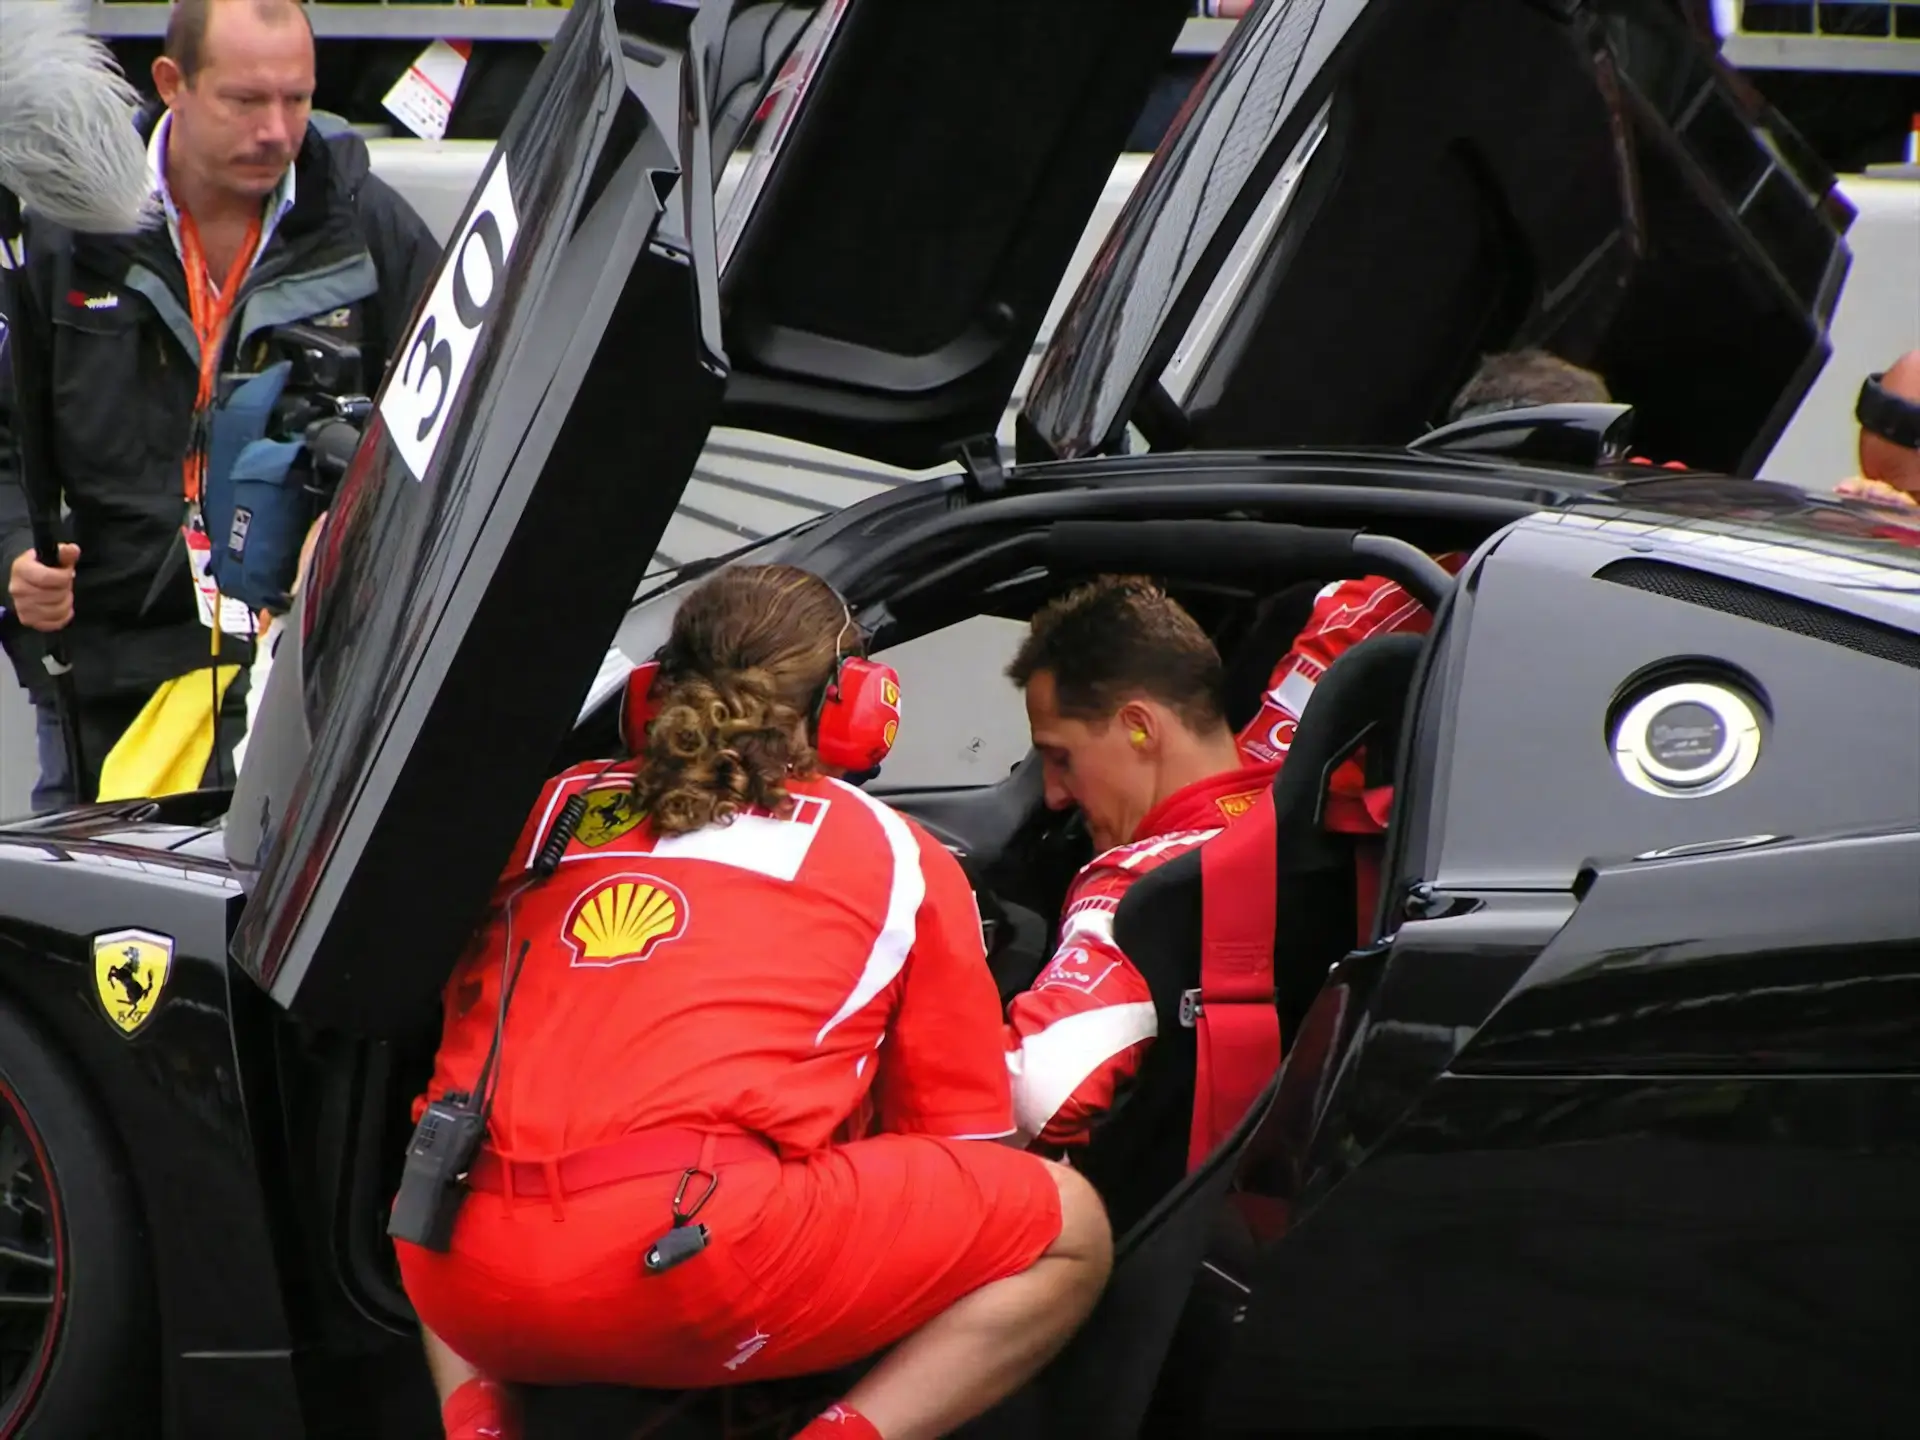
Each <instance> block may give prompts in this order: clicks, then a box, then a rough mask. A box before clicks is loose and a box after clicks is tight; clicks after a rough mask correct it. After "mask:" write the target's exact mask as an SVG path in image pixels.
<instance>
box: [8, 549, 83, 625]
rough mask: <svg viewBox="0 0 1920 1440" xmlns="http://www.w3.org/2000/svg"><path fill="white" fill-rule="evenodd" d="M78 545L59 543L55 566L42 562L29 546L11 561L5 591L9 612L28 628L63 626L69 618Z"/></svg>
mask: <svg viewBox="0 0 1920 1440" xmlns="http://www.w3.org/2000/svg"><path fill="white" fill-rule="evenodd" d="M79 559H80V547H79V546H78V545H62V546H61V547H60V563H59V565H58V566H50V565H42V564H41V563H40V562H39V560H38V559H36V558H35V556H34V553H33V551H31V550H29V551H27V552H26V553H25V554H24V555H22V556H21V557H20V558H19V559H18V560H15V561H14V562H13V573H12V574H11V575H10V576H9V577H8V584H7V595H8V597H9V598H10V599H11V600H12V602H13V613H14V614H16V615H18V616H19V617H20V623H21V624H22V625H25V626H26V627H27V628H28V629H29V630H47V631H51V630H63V629H65V628H66V627H67V625H69V624H70V623H71V622H72V620H73V567H74V565H75V564H76V563H78V561H79Z"/></svg>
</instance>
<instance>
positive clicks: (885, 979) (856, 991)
mask: <svg viewBox="0 0 1920 1440" xmlns="http://www.w3.org/2000/svg"><path fill="white" fill-rule="evenodd" d="M829 783H830V784H832V785H833V786H834V788H835V789H837V790H840V791H841V792H843V793H844V794H846V795H847V796H849V797H851V798H852V799H854V800H857V801H858V802H859V803H860V804H862V805H864V806H866V808H867V812H868V813H869V814H871V815H872V816H873V818H874V819H875V820H877V821H878V822H879V824H880V830H881V833H882V834H884V835H885V836H886V837H887V848H888V849H889V850H891V851H892V852H893V877H892V880H891V882H890V883H889V885H888V886H887V916H886V919H885V920H884V921H883V922H882V924H881V926H880V933H879V934H878V935H876V936H875V937H874V940H873V949H872V950H871V951H869V952H868V954H867V963H866V965H865V967H864V968H863V969H862V970H861V972H860V979H859V980H858V981H857V982H856V983H855V984H854V987H853V992H852V993H851V994H849V995H848V996H847V998H846V999H845V1000H844V1001H843V1002H842V1003H841V1006H840V1008H839V1010H838V1011H836V1012H835V1013H834V1017H833V1018H832V1019H831V1020H829V1021H827V1023H826V1024H825V1025H823V1026H821V1027H820V1033H819V1034H818V1035H816V1036H814V1037H813V1043H814V1044H816V1045H819V1044H822V1043H823V1042H825V1040H826V1038H827V1036H828V1035H829V1034H831V1033H832V1031H833V1029H834V1027H835V1026H836V1025H838V1024H840V1022H841V1021H843V1020H846V1019H847V1018H848V1017H850V1016H853V1015H857V1014H858V1013H859V1012H860V1010H861V1009H862V1008H863V1007H864V1006H865V1005H866V1004H867V1003H868V1002H869V1001H870V1000H872V999H873V997H874V996H876V995H878V994H879V993H880V992H881V991H882V990H884V989H886V988H887V986H889V985H891V984H892V983H893V982H894V980H895V979H896V978H897V977H898V976H899V974H900V972H901V970H902V969H904V968H905V966H906V963H907V954H908V952H910V951H911V950H912V949H913V941H914V934H915V928H916V922H917V917H918V916H919V913H920V902H921V901H922V900H924V899H926V896H927V877H926V875H925V874H924V873H923V872H922V871H921V869H920V844H919V842H918V841H917V840H915V839H914V838H913V831H911V830H909V829H908V828H907V822H906V821H905V820H902V819H901V818H900V816H899V815H898V814H896V813H895V812H894V811H893V810H892V809H890V808H889V807H887V806H885V805H882V804H881V803H880V802H879V801H878V800H875V799H874V798H873V797H872V796H870V795H867V794H866V793H865V792H863V791H861V790H858V789H855V788H854V787H853V786H851V785H843V784H841V783H840V782H839V781H838V780H834V781H830V782H829Z"/></svg>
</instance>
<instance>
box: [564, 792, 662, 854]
mask: <svg viewBox="0 0 1920 1440" xmlns="http://www.w3.org/2000/svg"><path fill="white" fill-rule="evenodd" d="M644 819H646V814H645V812H644V811H642V810H641V809H640V807H639V806H637V805H635V804H634V803H633V791H631V790H629V789H628V788H627V787H626V786H624V785H622V786H619V787H618V788H609V789H605V790H593V791H589V792H588V794H587V812H586V814H584V815H582V816H581V817H580V823H579V824H578V825H577V826H575V827H574V831H573V838H574V839H575V840H577V841H579V842H580V843H581V844H582V845H585V846H586V847H587V848H588V849H590V850H597V849H598V848H599V847H600V846H602V845H605V844H606V843H607V842H608V841H609V840H618V839H619V838H620V837H621V836H622V835H625V834H626V833H627V832H628V831H629V830H632V829H633V828H634V827H635V826H637V825H638V824H639V823H640V822H641V821H642V820H644Z"/></svg>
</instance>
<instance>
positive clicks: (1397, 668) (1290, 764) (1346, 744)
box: [1273, 635, 1427, 834]
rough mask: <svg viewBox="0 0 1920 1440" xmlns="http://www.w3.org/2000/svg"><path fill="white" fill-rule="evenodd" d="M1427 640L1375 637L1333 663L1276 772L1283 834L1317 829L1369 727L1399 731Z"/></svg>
mask: <svg viewBox="0 0 1920 1440" xmlns="http://www.w3.org/2000/svg"><path fill="white" fill-rule="evenodd" d="M1426 643H1427V637H1426V636H1424V635H1376V636H1374V637H1373V638H1372V639H1369V640H1362V641H1361V642H1360V643H1359V644H1358V645H1356V646H1354V647H1353V648H1352V649H1351V650H1349V651H1347V653H1346V654H1344V655H1342V656H1341V657H1340V658H1339V659H1337V660H1335V661H1334V662H1333V664H1331V665H1330V666H1328V667H1327V673H1326V674H1324V675H1322V676H1321V677H1320V679H1319V682H1318V683H1317V684H1315V686H1314V687H1313V701H1312V703H1311V704H1309V705H1308V706H1307V708H1306V710H1305V711H1303V712H1302V714H1301V716H1300V724H1299V725H1298V727H1297V728H1296V729H1295V730H1294V734H1293V744H1292V745H1291V746H1289V747H1288V749H1287V763H1286V764H1284V765H1282V766H1281V767H1280V773H1279V775H1277V776H1276V777H1274V782H1273V806H1274V812H1275V814H1276V816H1277V817H1278V820H1279V825H1280V829H1281V832H1282V833H1283V834H1287V833H1304V832H1307V831H1311V830H1314V829H1317V828H1318V826H1319V823H1320V811H1321V804H1322V801H1323V799H1324V797H1325V796H1326V793H1327V786H1328V784H1329V782H1331V781H1332V779H1333V772H1334V771H1335V770H1336V769H1337V768H1338V767H1339V766H1340V764H1341V762H1342V761H1344V760H1346V759H1347V757H1348V756H1350V755H1352V754H1353V752H1354V751H1355V750H1356V749H1358V748H1359V747H1360V745H1361V744H1362V743H1364V742H1365V740H1366V737H1367V734H1368V733H1369V732H1370V731H1387V732H1389V733H1391V732H1394V731H1397V729H1398V727H1399V721H1400V715H1401V712H1402V710H1403V709H1405V707H1406V700H1407V691H1408V690H1409V688H1410V687H1411V686H1412V684H1413V675H1414V670H1415V669H1416V668H1417V667H1418V665H1419V663H1420V653H1421V651H1422V650H1423V649H1424V648H1425V646H1426Z"/></svg>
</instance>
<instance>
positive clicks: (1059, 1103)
mask: <svg viewBox="0 0 1920 1440" xmlns="http://www.w3.org/2000/svg"><path fill="white" fill-rule="evenodd" d="M1138 878H1139V876H1138V873H1137V872H1135V871H1132V870H1128V869H1125V868H1123V867H1121V866H1118V865H1103V864H1101V863H1100V862H1099V861H1095V862H1094V864H1092V865H1090V866H1088V867H1087V869H1085V870H1083V871H1082V872H1081V873H1080V875H1079V876H1078V878H1076V879H1075V880H1074V882H1073V888H1072V889H1070V890H1069V891H1068V892H1067V904H1066V910H1065V913H1064V915H1063V916H1062V918H1061V922H1060V944H1059V947H1058V948H1057V949H1056V950H1055V951H1054V952H1053V958H1052V959H1051V960H1049V961H1048V962H1047V965H1046V968H1045V969H1043V970H1041V972H1040V974H1039V976H1038V977H1037V978H1036V979H1035V981H1034V983H1033V988H1032V989H1030V990H1028V991H1026V992H1024V993H1023V994H1020V995H1016V996H1014V997H1013V1000H1012V1001H1011V1002H1010V1003H1009V1004H1008V1006H1007V1024H1006V1049H1007V1068H1008V1070H1009V1072H1010V1073H1011V1075H1012V1078H1013V1110H1014V1123H1015V1124H1016V1126H1017V1127H1018V1129H1019V1134H1020V1139H1021V1141H1022V1143H1025V1144H1029V1145H1031V1144H1034V1143H1036V1142H1037V1143H1038V1144H1039V1145H1040V1146H1042V1147H1044V1148H1064V1147H1068V1146H1074V1145H1083V1144H1085V1143H1086V1141H1087V1139H1088V1137H1089V1136H1090V1135H1091V1133H1092V1129H1093V1123H1094V1121H1096V1120H1098V1119H1099V1118H1100V1117H1101V1116H1102V1115H1104V1114H1106V1112H1107V1111H1109V1110H1111V1109H1112V1108H1113V1105H1114V1102H1115V1101H1116V1100H1118V1099H1119V1098H1120V1095H1121V1093H1122V1091H1123V1090H1124V1089H1125V1088H1126V1087H1127V1085H1129V1084H1130V1083H1131V1082H1132V1081H1133V1079H1134V1077H1135V1076H1136V1075H1138V1074H1139V1072H1140V1065H1141V1062H1142V1061H1143V1060H1145V1059H1146V1055H1147V1049H1148V1047H1149V1046H1151V1045H1152V1044H1153V1041H1154V1037H1155V1036H1156V1035H1158V1034H1159V1020H1158V1017H1157V1015H1156V1013H1155V1011H1154V1007H1153V992H1152V991H1151V990H1149V989H1148V988H1147V982H1146V980H1145V979H1143V978H1142V976H1141V974H1140V972H1139V971H1138V970H1136V969H1134V968H1133V964H1132V962H1131V961H1129V960H1128V959H1127V957H1126V955H1125V954H1124V953H1123V952H1122V951H1121V949H1120V947H1119V946H1118V945H1117V944H1115V943H1114V939H1113V917H1114V912H1115V911H1117V910H1118V909H1119V908H1120V899H1121V897H1122V896H1123V895H1124V894H1125V893H1126V891H1127V888H1128V887H1129V886H1130V885H1132V883H1133V882H1134V881H1135V880H1136V879H1138Z"/></svg>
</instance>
